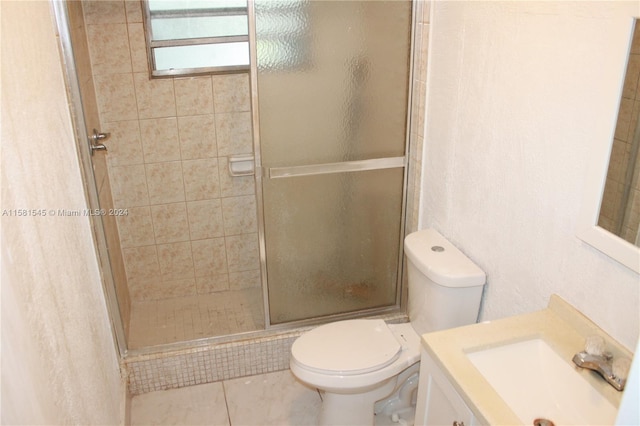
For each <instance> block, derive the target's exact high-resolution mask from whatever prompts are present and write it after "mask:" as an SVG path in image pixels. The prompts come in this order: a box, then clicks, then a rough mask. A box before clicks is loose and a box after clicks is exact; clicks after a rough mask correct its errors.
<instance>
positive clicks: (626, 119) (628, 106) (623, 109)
mask: <svg viewBox="0 0 640 426" xmlns="http://www.w3.org/2000/svg"><path fill="white" fill-rule="evenodd" d="M632 111H633V100H631V99H627V98H622V99H621V100H620V109H619V110H618V121H617V123H616V131H615V136H614V137H615V138H616V139H620V140H622V141H625V142H626V141H627V136H628V135H629V126H630V124H631V112H632Z"/></svg>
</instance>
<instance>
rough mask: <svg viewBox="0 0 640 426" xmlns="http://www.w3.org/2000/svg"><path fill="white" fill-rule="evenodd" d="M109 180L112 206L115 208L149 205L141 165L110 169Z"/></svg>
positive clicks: (144, 176)
mask: <svg viewBox="0 0 640 426" xmlns="http://www.w3.org/2000/svg"><path fill="white" fill-rule="evenodd" d="M111 171H112V172H113V173H110V175H109V178H110V180H111V191H112V193H113V204H114V205H115V207H117V208H125V207H136V206H144V205H147V204H149V193H148V191H147V181H146V175H145V168H144V166H143V165H134V166H118V167H112V168H111Z"/></svg>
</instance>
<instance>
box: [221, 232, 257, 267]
mask: <svg viewBox="0 0 640 426" xmlns="http://www.w3.org/2000/svg"><path fill="white" fill-rule="evenodd" d="M225 247H226V249H227V264H228V267H229V272H241V271H248V270H255V269H260V257H259V254H258V234H256V233H254V234H242V235H233V236H230V237H225Z"/></svg>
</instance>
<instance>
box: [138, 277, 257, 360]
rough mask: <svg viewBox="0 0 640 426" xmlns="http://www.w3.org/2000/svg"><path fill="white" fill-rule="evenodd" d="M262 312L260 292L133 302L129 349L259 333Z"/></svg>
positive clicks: (236, 292)
mask: <svg viewBox="0 0 640 426" xmlns="http://www.w3.org/2000/svg"><path fill="white" fill-rule="evenodd" d="M263 309H264V308H263V304H262V289H245V290H234V291H224V292H218V293H211V294H205V295H198V296H188V297H182V298H175V299H165V300H155V301H147V302H136V303H134V304H133V305H132V307H131V323H130V329H129V348H131V349H137V348H142V347H146V346H155V345H160V344H164V343H175V342H180V341H185V340H194V339H201V338H203V337H212V336H221V335H229V334H235V333H242V332H246V331H253V330H261V329H263V328H264V314H263V312H264V311H263Z"/></svg>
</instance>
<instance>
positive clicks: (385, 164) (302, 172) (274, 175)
mask: <svg viewBox="0 0 640 426" xmlns="http://www.w3.org/2000/svg"><path fill="white" fill-rule="evenodd" d="M405 166H406V159H405V157H387V158H373V159H370V160H359V161H342V162H339V163H325V164H310V165H304V166H289V167H271V168H270V169H269V179H279V178H288V177H296V176H313V175H323V174H331V173H344V172H361V171H364V170H379V169H393V168H396V167H405Z"/></svg>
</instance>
